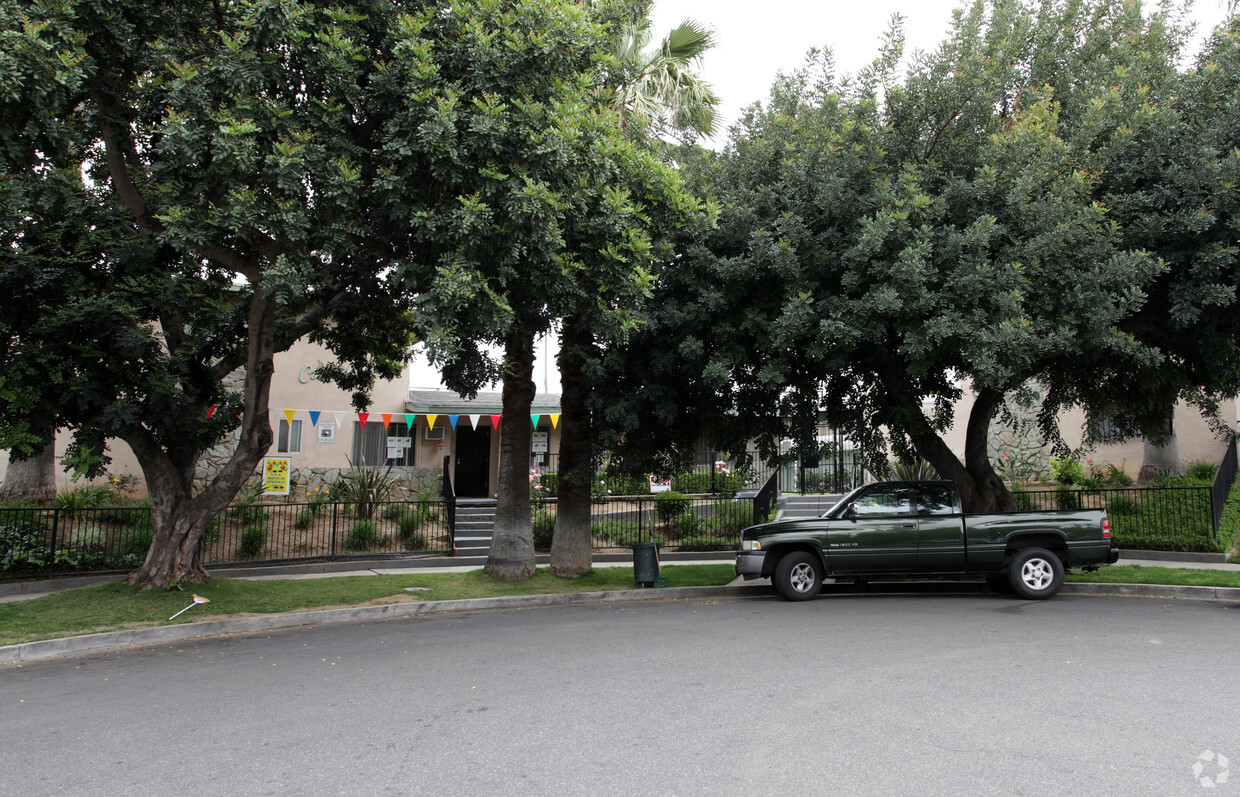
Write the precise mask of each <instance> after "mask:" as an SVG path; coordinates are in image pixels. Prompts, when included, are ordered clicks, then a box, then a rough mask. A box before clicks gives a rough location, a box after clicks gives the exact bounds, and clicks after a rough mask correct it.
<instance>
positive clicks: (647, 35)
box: [551, 0, 718, 577]
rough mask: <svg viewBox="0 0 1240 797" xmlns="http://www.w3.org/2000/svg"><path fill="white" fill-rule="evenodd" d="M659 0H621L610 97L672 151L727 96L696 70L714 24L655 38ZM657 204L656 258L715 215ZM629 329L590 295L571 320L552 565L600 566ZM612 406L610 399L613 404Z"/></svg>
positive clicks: (706, 130) (635, 135)
mask: <svg viewBox="0 0 1240 797" xmlns="http://www.w3.org/2000/svg"><path fill="white" fill-rule="evenodd" d="M651 6H652V3H651V2H649V0H632V1H631V2H626V3H622V4H620V6H619V9H618V10H619V12H620V13H619V15H618V18H617V20H616V22H615V23H614V24H613V27H612V30H613V32H614V33H613V35H614V36H615V46H614V50H613V54H614V59H613V60H612V61H611V62H610V63H609V64H608V67H607V69H606V72H605V78H604V81H603V84H602V85H601V86H600V89H599V93H600V96H601V97H602V98H603V99H604V100H605V101H606V103H607V104H608V105H609V106H610V107H611V108H612V109H613V110H614V111H615V112H616V113H617V114H618V115H619V117H620V120H621V124H622V126H623V129H624V131H625V134H626V135H627V136H628V137H629V138H630V139H632V140H633V141H634V142H635V143H636V144H638V145H640V146H642V147H644V148H647V149H650V150H653V151H655V152H660V153H662V154H663V155H664V156H665V157H666V155H667V154H668V153H667V151H666V147H665V145H664V142H663V139H662V138H661V136H675V137H677V138H678V139H680V140H682V141H690V140H693V139H695V138H697V137H698V136H710V135H712V134H713V133H714V130H715V107H716V105H717V104H718V98H717V97H716V96H715V94H714V92H713V90H712V89H711V88H710V85H709V84H708V83H706V82H705V81H704V80H703V79H702V77H701V76H700V75H699V74H698V72H697V71H696V70H697V69H698V68H700V59H701V57H702V55H703V54H704V53H705V52H706V51H707V50H708V49H710V48H711V47H712V46H713V45H714V37H713V34H712V33H711V31H710V30H709V29H708V28H707V27H706V26H705V25H703V24H702V23H700V22H696V21H694V20H690V19H687V20H685V21H684V22H682V23H681V24H679V25H678V26H676V27H675V28H673V29H672V30H671V31H669V32H668V34H667V35H666V36H665V37H664V38H663V39H662V40H660V41H659V42H658V44H657V45H656V46H653V47H652V46H651V42H652V40H653V34H652V29H651V20H650V9H651ZM660 205H661V203H653V204H651V205H649V206H647V208H646V217H647V222H648V226H649V227H650V229H652V230H654V231H655V234H656V236H657V237H656V241H655V243H656V246H655V247H654V248H653V249H652V251H651V252H650V253H649V255H648V257H650V258H651V263H650V265H651V266H654V263H655V258H658V259H659V262H664V263H665V262H669V261H670V260H672V259H674V255H675V246H674V245H675V242H677V241H679V240H683V239H686V238H689V237H691V236H693V235H694V232H693V231H694V230H696V231H698V232H701V224H702V223H704V222H706V220H707V217H706V216H705V215H704V214H702V213H694V214H692V218H691V216H689V215H686V214H685V212H684V210H685V209H684V208H683V207H671V206H666V205H662V206H660ZM625 333H626V329H625V328H623V327H616V326H615V325H614V324H611V323H609V313H608V312H607V311H606V306H605V305H600V304H599V303H598V302H592V301H587V302H582V303H580V304H579V305H578V307H577V308H576V309H575V310H574V311H573V312H572V314H571V315H568V316H566V317H565V318H563V319H562V323H561V332H560V352H559V356H558V358H557V364H558V366H559V371H560V384H561V391H562V393H561V399H560V402H561V406H560V409H561V413H562V415H561V430H560V448H559V451H560V454H559V474H558V477H559V478H558V479H557V482H556V483H557V496H558V500H557V505H556V519H555V535H554V538H553V540H552V544H551V571H552V572H553V573H555V574H556V575H560V576H566V577H576V576H580V575H583V574H585V573H588V572H590V569H591V559H592V554H593V537H592V533H591V510H592V506H593V495H592V490H593V483H594V479H595V473H596V471H597V468H598V466H599V464H600V463H599V461H598V460H599V449H598V448H597V447H596V446H595V438H596V436H597V434H596V431H595V429H594V426H593V423H592V420H591V419H592V417H593V415H594V413H595V412H596V411H599V408H596V406H595V405H598V404H603V405H605V404H606V403H607V402H608V401H609V400H610V396H607V395H601V394H598V393H596V392H595V391H593V390H592V386H593V382H594V381H595V380H596V379H597V376H598V374H599V370H600V369H599V362H600V359H601V358H602V357H603V356H604V354H605V352H606V351H608V350H611V349H614V348H615V347H616V346H617V345H619V344H623V343H624V342H625V341H626V339H627V335H626V334H625ZM604 411H605V408H604Z"/></svg>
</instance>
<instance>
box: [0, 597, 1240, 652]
mask: <svg viewBox="0 0 1240 797" xmlns="http://www.w3.org/2000/svg"><path fill="white" fill-rule="evenodd" d="M884 591H885V590H883V588H882V585H880V584H874V585H871V586H870V587H869V588H867V589H864V590H862V592H870V593H881V592H884ZM899 591H905V590H899ZM770 594H771V588H770V585H769V584H765V583H762V584H755V585H723V586H718V587H665V588H661V589H630V590H612V591H609V592H570V593H559V594H552V595H512V596H504V597H495V598H470V599H466V600H448V601H420V602H417V603H390V604H385V605H382V606H359V607H353V608H346V609H321V610H317V611H305V612H292V613H289V614H274V615H261V616H254V617H239V618H233V619H228V620H209V621H205V622H200V623H181V624H178V625H167V626H158V627H155V628H138V629H134V630H132V631H109V632H107V633H103V634H88V635H85V636H75V637H65V638H62V639H48V640H43V641H40V642H26V643H24V644H21V645H9V646H7V647H0V665H3V664H16V663H20V662H25V661H35V660H38V659H46V658H51V657H53V656H62V655H67V654H73V653H89V652H97V651H102V650H109V649H115V648H125V647H136V646H139V645H152V644H159V643H161V642H178V641H181V640H185V639H200V638H203V637H210V636H225V635H228V634H241V633H250V632H258V631H274V630H278V629H282V628H295V627H298V626H315V625H327V624H329V623H347V622H358V621H370V620H391V619H396V618H401V617H416V616H418V615H424V614H447V613H451V612H472V611H488V610H493V609H533V608H540V607H545V606H589V605H598V604H605V603H626V602H633V601H655V600H696V599H702V598H743V597H766V596H769V595H770ZM839 594H850V592H841V593H839ZM1060 594H1063V595H1090V596H1123V597H1145V598H1178V599H1187V600H1228V601H1240V588H1235V587H1180V586H1166V585H1158V584H1064V585H1063V589H1062V591H1061V593H1060Z"/></svg>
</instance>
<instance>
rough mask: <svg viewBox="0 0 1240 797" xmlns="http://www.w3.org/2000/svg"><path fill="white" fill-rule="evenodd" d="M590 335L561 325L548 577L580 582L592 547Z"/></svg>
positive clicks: (570, 323)
mask: <svg viewBox="0 0 1240 797" xmlns="http://www.w3.org/2000/svg"><path fill="white" fill-rule="evenodd" d="M592 341H593V335H591V333H590V330H589V329H588V328H587V327H586V326H585V325H584V324H582V323H580V322H579V321H577V320H576V319H574V318H568V319H565V321H564V332H563V334H562V335H561V339H560V358H559V366H560V386H561V391H562V395H561V396H560V466H559V467H560V470H559V478H558V479H557V481H556V491H557V495H558V499H559V500H558V502H557V503H558V507H557V509H556V516H555V537H554V538H553V539H552V542H551V572H552V573H555V574H556V575H557V576H564V577H567V578H578V577H580V576H584V575H585V574H587V573H589V572H590V571H591V569H592V557H593V554H594V541H593V538H592V536H591V534H590V509H591V503H592V501H591V482H592V481H593V478H594V467H593V466H594V461H593V460H594V458H593V456H592V444H591V437H590V416H589V410H588V409H587V408H586V404H585V398H586V396H585V385H584V384H583V382H582V364H583V363H584V362H585V358H586V357H587V356H588V351H589V347H590V344H591V343H592Z"/></svg>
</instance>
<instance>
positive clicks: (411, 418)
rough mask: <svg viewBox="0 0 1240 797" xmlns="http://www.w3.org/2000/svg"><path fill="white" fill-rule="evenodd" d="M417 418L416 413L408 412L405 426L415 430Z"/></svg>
mask: <svg viewBox="0 0 1240 797" xmlns="http://www.w3.org/2000/svg"><path fill="white" fill-rule="evenodd" d="M417 417H418V416H417V414H416V413H412V412H406V413H405V426H408V427H409V428H410V429H413V422H414V421H415V420H416V419H417Z"/></svg>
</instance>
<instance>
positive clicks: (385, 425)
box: [380, 412, 392, 429]
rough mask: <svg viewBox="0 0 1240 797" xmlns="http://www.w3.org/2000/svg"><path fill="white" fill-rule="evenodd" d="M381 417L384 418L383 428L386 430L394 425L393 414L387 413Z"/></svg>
mask: <svg viewBox="0 0 1240 797" xmlns="http://www.w3.org/2000/svg"><path fill="white" fill-rule="evenodd" d="M380 417H382V418H383V428H384V429H386V428H388V427H389V426H391V425H392V413H390V412H385V413H383V415H381V416H380Z"/></svg>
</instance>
